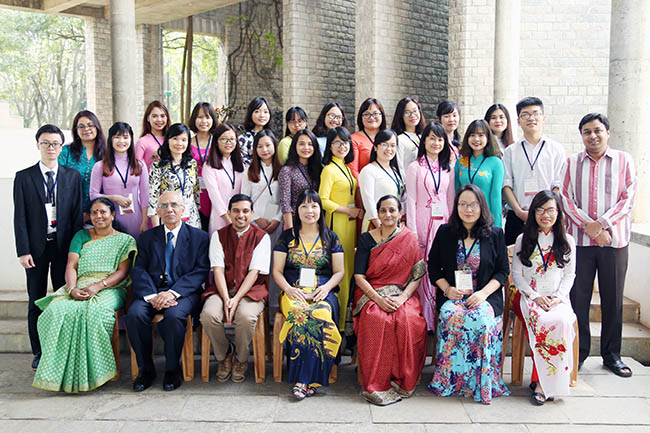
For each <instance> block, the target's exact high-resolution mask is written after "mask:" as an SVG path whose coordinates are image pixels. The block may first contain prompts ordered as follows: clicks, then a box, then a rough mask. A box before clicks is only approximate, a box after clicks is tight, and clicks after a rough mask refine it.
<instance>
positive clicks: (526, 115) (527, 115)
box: [519, 111, 544, 120]
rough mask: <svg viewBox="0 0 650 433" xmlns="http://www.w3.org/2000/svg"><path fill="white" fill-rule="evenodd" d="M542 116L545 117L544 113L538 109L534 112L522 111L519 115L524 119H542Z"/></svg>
mask: <svg viewBox="0 0 650 433" xmlns="http://www.w3.org/2000/svg"><path fill="white" fill-rule="evenodd" d="M542 117H544V113H540V112H539V111H536V112H534V113H521V114H520V115H519V118H520V119H522V120H528V119H541V118H542Z"/></svg>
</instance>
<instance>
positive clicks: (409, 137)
mask: <svg viewBox="0 0 650 433" xmlns="http://www.w3.org/2000/svg"><path fill="white" fill-rule="evenodd" d="M404 135H406V136H407V137H408V139H409V140H411V143H413V144H415V148H416V149H419V148H420V143H416V142H415V140H413V139H412V138H411V136H410V135H408V134H407V133H406V132H405V133H404Z"/></svg>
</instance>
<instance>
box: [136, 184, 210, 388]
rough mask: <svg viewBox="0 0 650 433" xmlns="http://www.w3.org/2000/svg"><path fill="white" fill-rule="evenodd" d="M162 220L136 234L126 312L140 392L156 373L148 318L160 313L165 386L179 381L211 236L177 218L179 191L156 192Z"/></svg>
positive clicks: (181, 208)
mask: <svg viewBox="0 0 650 433" xmlns="http://www.w3.org/2000/svg"><path fill="white" fill-rule="evenodd" d="M156 211H157V213H158V217H159V218H160V220H161V221H162V224H161V225H160V226H158V227H154V228H152V229H151V230H147V231H146V232H144V233H142V234H141V235H140V238H139V239H138V255H137V257H136V259H135V264H134V265H133V271H132V272H131V278H132V280H133V286H132V293H133V302H132V304H131V306H130V307H129V312H128V314H127V315H126V319H125V320H126V330H127V333H128V335H129V341H130V342H131V346H132V347H133V351H134V352H135V355H136V359H137V361H138V368H139V370H140V372H139V374H138V377H137V378H136V379H135V381H134V382H133V390H134V391H136V392H139V391H144V390H145V389H147V388H149V387H150V386H151V383H152V382H153V380H154V379H155V377H156V370H155V368H154V364H153V359H152V356H151V349H152V344H153V342H152V335H151V320H152V319H153V316H154V315H156V314H158V313H161V314H163V315H164V318H163V320H161V321H160V322H159V323H158V331H159V332H160V335H161V336H162V338H163V341H164V342H165V376H164V379H163V389H164V390H165V391H173V390H174V389H176V388H178V387H179V386H181V383H182V380H181V375H180V356H181V350H182V349H183V342H184V339H185V328H186V325H187V320H186V316H187V315H188V314H196V313H198V310H199V308H200V306H201V291H202V290H203V289H202V284H203V282H204V281H205V280H206V278H207V277H208V273H209V271H210V260H209V258H208V248H209V244H210V239H209V237H208V234H207V233H206V232H204V231H203V230H200V229H196V228H194V227H191V226H189V225H187V224H184V223H183V222H182V220H181V217H182V215H183V212H184V211H185V207H184V206H183V200H182V198H181V196H180V194H179V193H178V192H177V191H167V192H165V193H164V194H162V195H161V196H160V199H159V200H158V206H157V210H156Z"/></svg>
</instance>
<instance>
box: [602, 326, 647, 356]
mask: <svg viewBox="0 0 650 433" xmlns="http://www.w3.org/2000/svg"><path fill="white" fill-rule="evenodd" d="M589 325H590V328H591V351H590V352H589V355H590V356H599V355H600V326H601V324H600V323H598V322H596V323H590V324H589ZM621 356H630V357H632V358H634V359H636V360H637V361H639V362H640V363H642V364H644V365H650V329H648V328H647V327H645V326H643V325H642V324H640V323H623V341H622V344H621Z"/></svg>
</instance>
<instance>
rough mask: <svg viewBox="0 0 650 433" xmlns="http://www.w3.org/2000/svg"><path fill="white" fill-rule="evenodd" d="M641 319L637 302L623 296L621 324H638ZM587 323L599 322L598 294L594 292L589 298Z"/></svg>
mask: <svg viewBox="0 0 650 433" xmlns="http://www.w3.org/2000/svg"><path fill="white" fill-rule="evenodd" d="M640 317H641V306H640V305H639V303H638V302H636V301H633V300H631V299H630V298H626V297H625V296H623V322H624V323H638V322H639V318H640ZM589 321H590V322H600V321H601V309H600V293H598V292H596V293H594V294H593V296H592V298H591V307H590V308H589Z"/></svg>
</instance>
